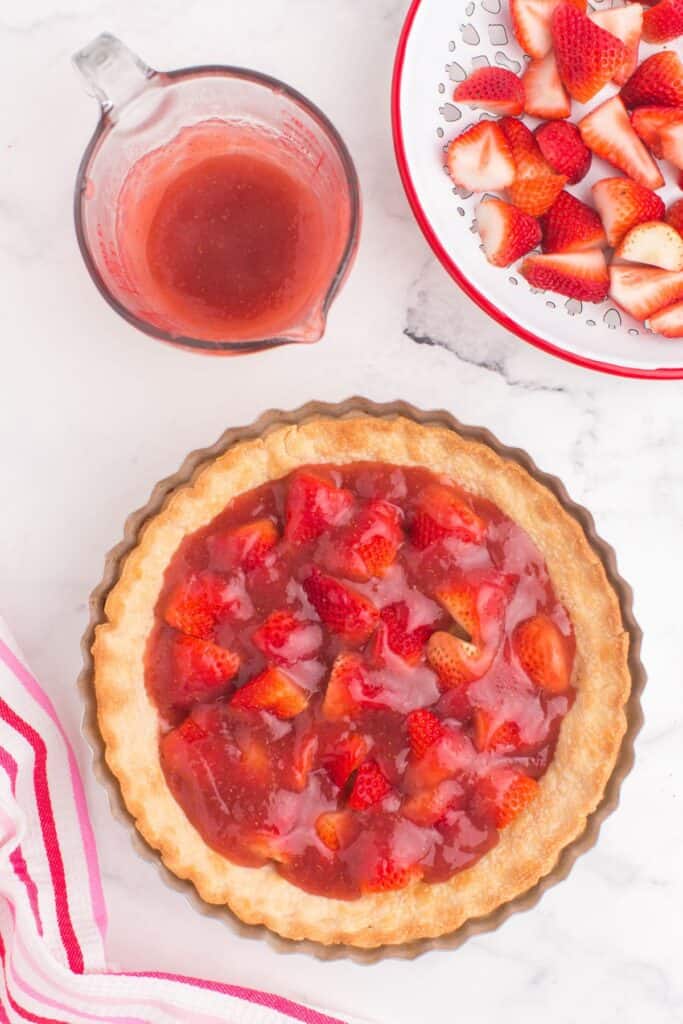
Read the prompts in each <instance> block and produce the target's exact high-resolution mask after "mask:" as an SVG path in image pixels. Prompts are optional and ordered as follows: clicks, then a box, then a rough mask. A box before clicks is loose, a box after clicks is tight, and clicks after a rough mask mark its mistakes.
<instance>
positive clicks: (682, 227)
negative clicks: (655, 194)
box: [665, 199, 683, 235]
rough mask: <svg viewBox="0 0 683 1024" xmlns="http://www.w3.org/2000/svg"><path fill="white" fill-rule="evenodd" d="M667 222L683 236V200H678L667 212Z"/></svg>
mask: <svg viewBox="0 0 683 1024" xmlns="http://www.w3.org/2000/svg"><path fill="white" fill-rule="evenodd" d="M665 220H666V222H667V224H671V226H672V227H674V228H676V231H678V232H679V233H680V234H682V235H683V199H677V200H676V202H675V203H672V204H671V206H670V207H669V208H668V210H667V211H666V217H665Z"/></svg>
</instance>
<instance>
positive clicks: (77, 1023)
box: [0, 620, 359, 1024]
mask: <svg viewBox="0 0 683 1024" xmlns="http://www.w3.org/2000/svg"><path fill="white" fill-rule="evenodd" d="M106 927H107V909H106V905H105V901H104V894H103V891H102V882H101V879H100V873H99V866H98V860H97V848H96V845H95V838H94V836H93V832H92V828H91V825H90V819H89V817H88V809H87V806H86V801H85V794H84V790H83V785H82V782H81V778H80V776H79V773H78V767H77V763H76V758H75V756H74V752H73V749H72V747H71V744H70V743H69V740H68V738H67V736H66V734H65V732H64V730H63V729H62V726H61V725H60V723H59V719H58V718H57V715H56V713H55V709H54V707H53V705H52V703H51V701H50V699H49V698H48V696H47V695H46V694H45V693H44V692H43V690H42V689H41V688H40V686H39V685H38V683H37V682H36V680H35V679H34V677H33V676H32V675H31V673H30V671H29V670H28V668H27V667H26V666H25V664H24V663H23V661H22V660H21V657H20V655H19V654H18V652H17V650H16V647H15V645H14V644H13V642H12V640H11V638H10V636H9V634H8V633H7V631H6V629H5V627H4V625H3V623H2V620H0V968H1V969H0V1022H12V1024H19V1022H21V1024H24V1022H26V1021H32V1022H36V1024H92V1022H96V1021H99V1022H107V1024H180V1022H182V1024H219V1022H220V1024H226V1022H229V1024H286V1022H287V1021H304V1022H306V1024H342V1022H341V1021H339V1020H338V1019H337V1018H333V1017H329V1016H327V1015H326V1014H325V1013H321V1012H319V1011H318V1010H314V1009H312V1008H310V1007H306V1006H299V1005H298V1004H296V1003H293V1002H290V1001H289V1000H287V999H283V998H280V997H279V996H275V995H271V994H268V993H266V992H258V991H255V990H254V989H247V988H240V987H238V986H235V985H225V984H219V983H217V982H211V981H202V980H200V979H198V978H185V977H179V976H177V975H171V974H162V973H149V974H142V973H140V974H136V973H125V972H114V971H110V970H108V969H107V965H106V960H105V953H104V939H105V933H106ZM347 1024H352V1022H351V1021H348V1022H347ZM356 1024H359V1022H356Z"/></svg>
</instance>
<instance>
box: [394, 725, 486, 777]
mask: <svg viewBox="0 0 683 1024" xmlns="http://www.w3.org/2000/svg"><path fill="white" fill-rule="evenodd" d="M473 757H474V748H473V747H472V743H471V741H470V740H469V738H468V737H467V736H466V735H465V733H464V732H463V731H462V730H461V729H457V728H455V727H454V726H452V725H449V726H448V727H444V732H443V736H441V738H440V739H437V740H436V741H435V742H434V743H431V744H430V745H429V746H428V747H427V749H426V750H425V752H424V753H423V755H422V757H414V756H412V757H411V758H410V761H409V764H408V768H407V769H406V773H405V775H404V782H405V785H406V788H407V790H408V791H409V792H411V793H416V792H423V791H424V790H426V789H434V788H435V787H436V786H438V785H439V784H440V783H441V782H444V781H445V780H446V779H453V778H454V777H455V776H457V775H459V774H460V773H461V772H462V771H464V770H465V769H466V768H467V766H468V765H471V763H472V758H473Z"/></svg>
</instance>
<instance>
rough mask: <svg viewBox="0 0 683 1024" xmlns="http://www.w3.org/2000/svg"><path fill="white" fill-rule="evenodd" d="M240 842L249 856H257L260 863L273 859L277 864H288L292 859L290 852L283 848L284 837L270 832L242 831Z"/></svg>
mask: <svg viewBox="0 0 683 1024" xmlns="http://www.w3.org/2000/svg"><path fill="white" fill-rule="evenodd" d="M240 842H241V844H242V846H243V847H244V848H245V849H246V850H247V851H248V852H249V855H250V856H252V857H257V858H258V859H259V860H260V861H261V862H262V863H265V862H266V861H269V860H274V861H277V863H278V864H288V863H289V862H290V861H291V859H292V854H291V853H290V852H289V851H287V850H286V849H285V848H284V845H283V844H284V838H283V837H282V836H280V835H276V834H274V833H271V832H252V833H248V832H246V833H242V835H241V836H240Z"/></svg>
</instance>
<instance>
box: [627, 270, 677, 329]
mask: <svg viewBox="0 0 683 1024" xmlns="http://www.w3.org/2000/svg"><path fill="white" fill-rule="evenodd" d="M610 295H611V297H612V298H613V299H614V301H615V302H616V303H617V305H619V306H621V308H622V309H625V310H626V312H627V313H630V314H631V316H634V317H635V318H636V320H647V318H648V317H651V316H652V314H653V313H657V312H659V310H660V309H663V308H664V307H665V306H670V305H671V304H672V303H674V302H678V300H679V299H683V272H682V271H678V272H672V271H670V270H657V269H655V268H654V267H641V266H623V267H619V266H615V265H612V266H611V267H610Z"/></svg>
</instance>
